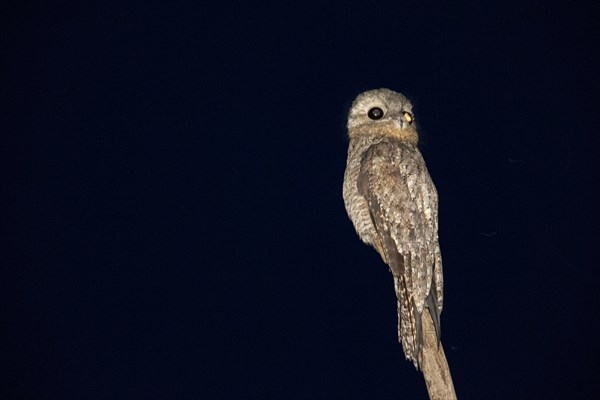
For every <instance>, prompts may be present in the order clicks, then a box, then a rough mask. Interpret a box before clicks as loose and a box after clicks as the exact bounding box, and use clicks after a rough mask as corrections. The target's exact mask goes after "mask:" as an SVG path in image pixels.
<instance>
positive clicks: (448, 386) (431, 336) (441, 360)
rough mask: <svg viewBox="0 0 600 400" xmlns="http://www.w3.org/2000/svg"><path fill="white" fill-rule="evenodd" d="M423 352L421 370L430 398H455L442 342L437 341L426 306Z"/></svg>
mask: <svg viewBox="0 0 600 400" xmlns="http://www.w3.org/2000/svg"><path fill="white" fill-rule="evenodd" d="M422 324H423V349H422V351H423V353H422V362H421V371H423V377H424V378H425V384H426V385H427V393H429V399H430V400H456V392H454V384H453V383H452V376H451V375H450V368H449V367H448V361H446V354H444V347H443V346H442V342H441V341H438V337H437V333H436V331H435V327H434V326H433V320H432V319H431V315H430V314H429V310H428V309H427V308H425V309H423V315H422Z"/></svg>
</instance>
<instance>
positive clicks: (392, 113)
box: [348, 89, 419, 145]
mask: <svg viewBox="0 0 600 400" xmlns="http://www.w3.org/2000/svg"><path fill="white" fill-rule="evenodd" d="M362 135H377V136H389V137H393V138H396V139H398V140H401V141H403V142H408V143H412V144H414V145H416V144H417V142H418V140H419V136H418V134H417V130H416V127H415V122H414V117H413V114H412V104H411V103H410V101H409V100H408V99H407V98H406V97H404V95H402V94H401V93H398V92H394V91H393V90H389V89H374V90H369V91H366V92H364V93H361V94H359V95H358V97H356V99H355V100H354V102H353V103H352V107H351V108H350V112H349V113H348V136H349V137H350V139H352V138H354V137H357V136H362Z"/></svg>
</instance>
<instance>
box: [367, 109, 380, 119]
mask: <svg viewBox="0 0 600 400" xmlns="http://www.w3.org/2000/svg"><path fill="white" fill-rule="evenodd" d="M367 115H368V116H369V118H371V119H381V118H382V117H383V110H382V109H381V108H379V107H373V108H371V109H370V110H369V112H368V113H367Z"/></svg>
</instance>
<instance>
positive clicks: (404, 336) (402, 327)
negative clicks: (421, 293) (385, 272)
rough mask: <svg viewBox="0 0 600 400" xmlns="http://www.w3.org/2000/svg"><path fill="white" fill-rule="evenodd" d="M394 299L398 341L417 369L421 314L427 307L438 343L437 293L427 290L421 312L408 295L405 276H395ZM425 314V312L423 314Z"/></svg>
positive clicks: (420, 355)
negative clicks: (395, 300) (396, 309)
mask: <svg viewBox="0 0 600 400" xmlns="http://www.w3.org/2000/svg"><path fill="white" fill-rule="evenodd" d="M394 282H395V289H396V299H397V306H398V341H399V342H400V343H402V349H403V350H404V355H405V357H406V359H407V360H410V361H412V363H413V364H414V366H415V368H416V369H417V370H418V369H419V367H420V366H421V365H422V359H423V358H422V357H423V322H422V318H423V315H424V314H425V313H426V312H427V309H429V313H428V314H429V315H431V320H432V323H433V326H434V328H435V332H434V334H435V336H436V337H437V341H438V344H439V340H440V314H439V311H438V308H437V307H436V304H437V300H436V297H437V293H436V291H435V289H434V288H432V289H431V290H430V291H429V294H428V296H427V298H426V299H425V305H424V308H423V311H422V312H419V310H418V309H417V306H416V304H415V300H414V299H413V298H412V297H411V296H409V291H408V288H407V283H406V277H405V276H403V275H400V276H395V277H394ZM425 315H426V314H425Z"/></svg>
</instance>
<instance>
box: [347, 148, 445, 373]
mask: <svg viewBox="0 0 600 400" xmlns="http://www.w3.org/2000/svg"><path fill="white" fill-rule="evenodd" d="M358 190H359V193H360V194H361V195H362V196H364V198H365V199H366V200H367V203H368V205H369V211H370V215H371V218H372V221H373V225H374V226H375V229H376V231H377V236H378V240H379V242H380V244H381V249H380V250H379V251H382V252H383V253H384V254H381V256H382V258H383V259H384V260H385V261H386V263H387V264H388V265H389V267H390V270H391V272H392V274H393V275H394V278H395V282H396V285H395V286H396V293H397V296H398V302H399V306H400V307H399V309H398V313H399V322H401V325H402V326H399V336H400V339H401V341H402V344H403V347H404V351H405V354H406V356H407V358H411V359H412V360H413V362H415V364H416V360H417V357H418V354H419V351H420V348H421V344H422V339H421V313H422V312H423V308H424V307H425V306H427V307H428V308H430V310H431V314H432V316H434V318H433V319H434V324H435V325H436V329H437V332H438V337H439V332H440V330H439V313H440V312H441V308H442V306H441V304H442V280H441V257H440V251H439V245H438V237H437V204H438V199H437V192H436V189H435V186H434V185H433V182H432V181H431V178H430V176H429V173H428V171H427V168H426V166H425V162H424V160H423V157H422V156H421V153H420V152H419V150H418V149H417V148H416V147H415V146H413V145H410V144H404V143H400V142H397V141H392V140H383V141H381V142H379V143H377V144H374V145H372V146H371V147H369V149H368V150H367V151H366V152H365V154H364V157H363V159H362V161H361V166H360V173H359V177H358ZM432 284H433V285H434V290H433V291H432V290H431V288H432ZM432 308H433V309H432ZM406 325H410V326H406Z"/></svg>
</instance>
